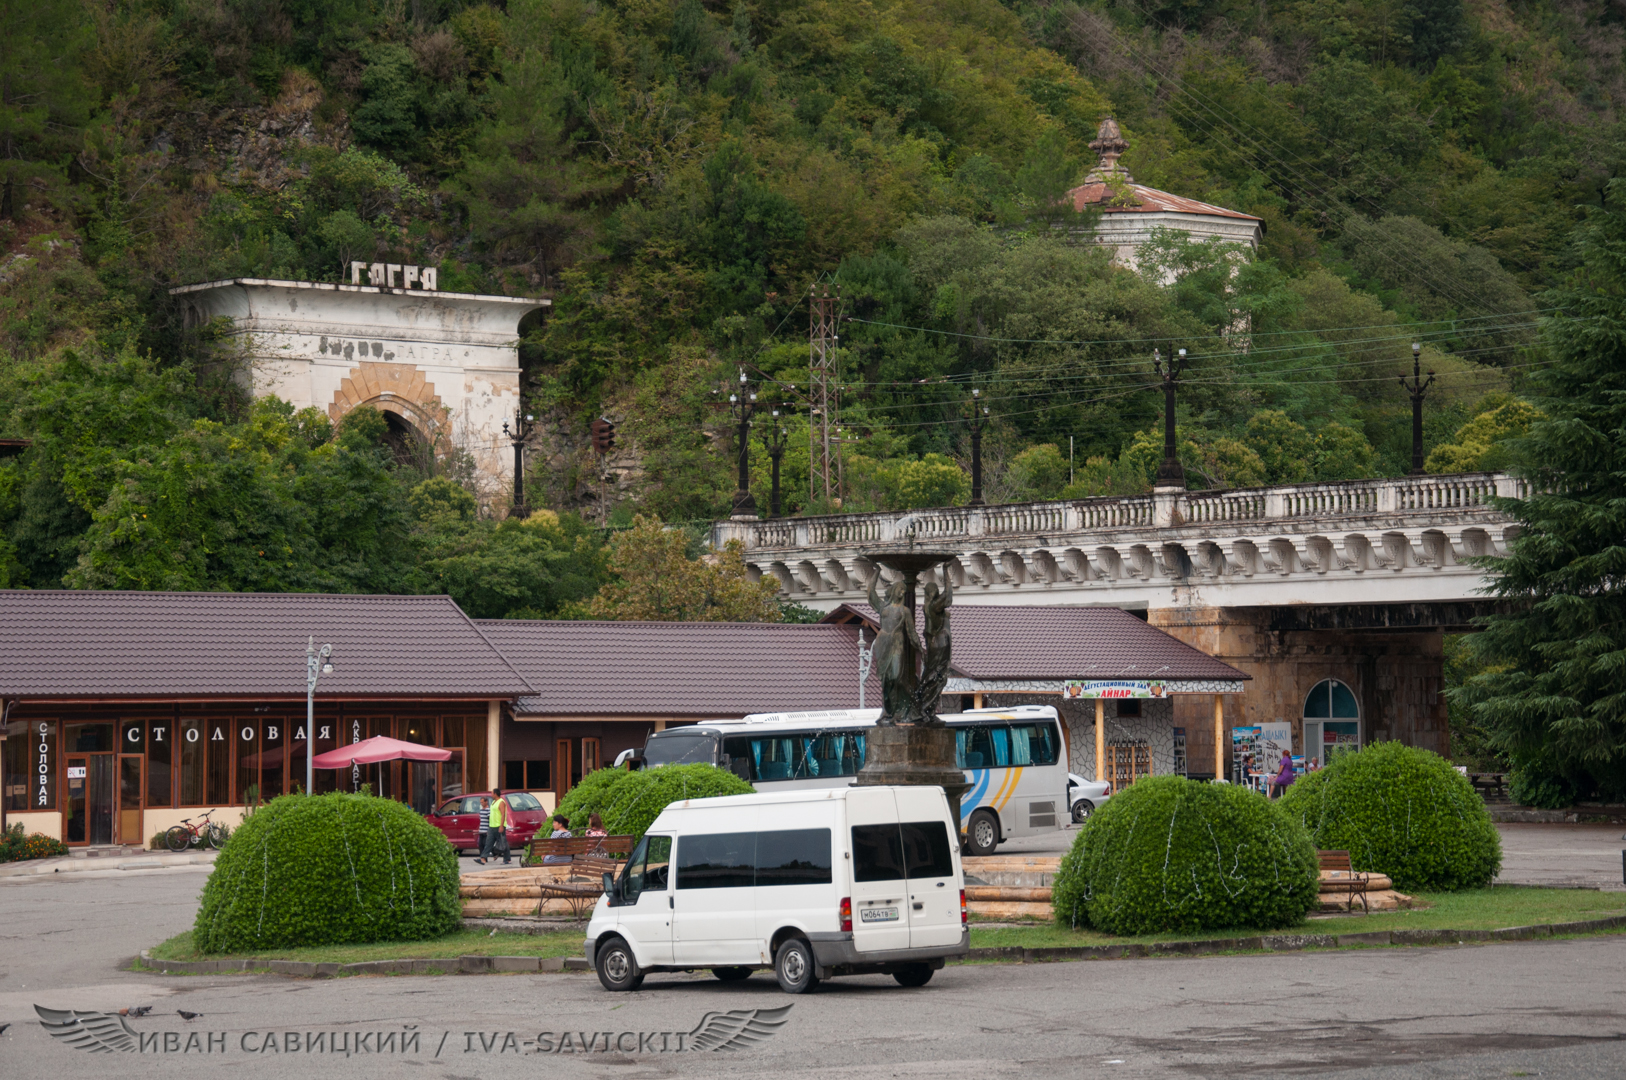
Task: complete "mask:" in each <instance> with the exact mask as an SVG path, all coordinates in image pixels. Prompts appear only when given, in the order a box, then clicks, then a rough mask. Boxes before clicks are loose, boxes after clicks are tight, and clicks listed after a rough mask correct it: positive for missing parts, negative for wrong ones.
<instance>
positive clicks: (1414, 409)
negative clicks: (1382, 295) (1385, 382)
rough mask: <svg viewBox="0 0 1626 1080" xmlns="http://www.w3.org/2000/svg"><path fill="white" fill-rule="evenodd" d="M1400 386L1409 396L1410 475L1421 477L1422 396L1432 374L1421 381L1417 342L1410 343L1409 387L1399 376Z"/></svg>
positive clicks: (1421, 372)
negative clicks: (1426, 379) (1425, 380)
mask: <svg viewBox="0 0 1626 1080" xmlns="http://www.w3.org/2000/svg"><path fill="white" fill-rule="evenodd" d="M1400 385H1401V386H1403V387H1405V389H1406V392H1407V393H1408V394H1410V395H1411V475H1412V476H1422V475H1423V395H1424V394H1426V393H1428V388H1429V387H1431V386H1433V385H1434V373H1433V372H1432V371H1431V372H1429V373H1428V381H1427V382H1424V381H1423V346H1422V345H1421V344H1420V343H1419V342H1416V341H1414V342H1412V343H1411V385H1410V386H1407V385H1406V377H1405V376H1404V375H1402V376H1400Z"/></svg>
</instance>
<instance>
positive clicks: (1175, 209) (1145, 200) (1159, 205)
mask: <svg viewBox="0 0 1626 1080" xmlns="http://www.w3.org/2000/svg"><path fill="white" fill-rule="evenodd" d="M1120 187H1121V189H1122V191H1126V192H1128V193H1129V194H1130V196H1131V197H1132V198H1133V199H1134V205H1129V206H1103V205H1102V204H1103V203H1105V202H1107V201H1108V200H1110V199H1113V198H1116V197H1118V195H1119V194H1120V192H1119V191H1118V190H1114V189H1113V188H1112V187H1109V186H1108V185H1106V184H1103V183H1094V184H1091V183H1086V184H1081V185H1080V186H1078V187H1076V188H1073V189H1072V190H1071V191H1069V192H1068V193H1067V197H1068V198H1069V199H1071V200H1072V203H1073V208H1074V209H1075V210H1084V209H1086V208H1088V207H1091V206H1099V207H1100V208H1101V212H1102V213H1105V214H1157V213H1172V214H1202V215H1205V216H1208V217H1225V218H1236V219H1238V220H1241V221H1259V220H1261V219H1260V218H1257V217H1255V216H1253V215H1252V214H1243V213H1239V212H1237V211H1235V210H1227V209H1226V208H1225V207H1223V206H1215V205H1214V204H1213V203H1205V202H1199V201H1198V200H1196V199H1188V198H1186V197H1185V196H1184V195H1171V194H1169V193H1168V192H1167V191H1159V190H1158V189H1157V188H1153V187H1147V186H1146V185H1145V184H1135V183H1128V184H1123V185H1120Z"/></svg>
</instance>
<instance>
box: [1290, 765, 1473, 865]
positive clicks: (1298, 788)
mask: <svg viewBox="0 0 1626 1080" xmlns="http://www.w3.org/2000/svg"><path fill="white" fill-rule="evenodd" d="M1281 806H1282V808H1283V809H1284V810H1286V811H1287V812H1288V813H1290V814H1292V815H1293V816H1294V817H1295V818H1296V819H1298V820H1299V821H1301V822H1302V823H1303V824H1304V827H1305V828H1306V829H1307V830H1308V831H1309V833H1310V837H1311V839H1312V840H1314V841H1315V845H1316V847H1318V848H1322V849H1324V850H1340V849H1341V850H1347V851H1348V852H1349V857H1350V861H1351V862H1352V863H1353V864H1354V866H1355V869H1357V870H1372V871H1376V872H1378V873H1382V874H1387V875H1389V878H1390V879H1391V880H1392V881H1393V882H1394V883H1395V888H1397V889H1405V890H1413V889H1415V890H1421V891H1426V892H1441V891H1451V890H1455V889H1476V888H1479V887H1481V886H1484V885H1488V884H1490V881H1491V879H1492V878H1494V877H1495V876H1496V871H1497V870H1499V869H1501V866H1502V841H1501V837H1500V836H1498V835H1497V832H1496V826H1495V825H1493V824H1492V823H1491V819H1490V811H1488V810H1486V809H1485V803H1484V800H1483V799H1481V798H1480V797H1479V795H1478V793H1477V792H1475V791H1474V789H1473V785H1472V784H1470V783H1468V778H1467V777H1465V776H1463V775H1462V774H1461V773H1459V772H1457V770H1456V769H1455V768H1453V767H1452V766H1451V763H1450V762H1448V761H1446V760H1445V759H1444V758H1442V757H1440V756H1439V755H1438V754H1435V753H1431V752H1430V751H1428V750H1419V749H1417V748H1416V747H1412V746H1404V745H1402V744H1401V743H1397V742H1383V743H1373V744H1371V745H1370V746H1367V747H1365V748H1364V749H1362V750H1361V751H1360V752H1358V753H1354V754H1344V755H1343V756H1341V757H1339V758H1338V759H1337V760H1336V761H1334V762H1333V763H1332V764H1331V765H1329V766H1328V767H1327V768H1325V769H1322V770H1321V771H1320V772H1314V773H1308V774H1306V775H1305V776H1302V777H1300V778H1299V780H1298V781H1297V782H1296V783H1294V785H1293V786H1292V787H1290V788H1288V789H1287V794H1286V795H1284V796H1282V800H1281Z"/></svg>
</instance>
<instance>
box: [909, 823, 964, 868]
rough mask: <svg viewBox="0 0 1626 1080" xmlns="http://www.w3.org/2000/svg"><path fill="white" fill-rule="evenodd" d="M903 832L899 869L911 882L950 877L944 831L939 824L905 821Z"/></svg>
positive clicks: (952, 861)
mask: <svg viewBox="0 0 1626 1080" xmlns="http://www.w3.org/2000/svg"><path fill="white" fill-rule="evenodd" d="M900 828H901V830H902V832H903V867H904V871H905V873H907V874H908V875H909V876H910V877H911V878H945V877H953V876H954V857H953V856H952V855H950V854H949V840H948V829H947V827H945V826H944V824H943V823H942V822H941V821H906V822H904V823H903V825H902V826H901V827H900Z"/></svg>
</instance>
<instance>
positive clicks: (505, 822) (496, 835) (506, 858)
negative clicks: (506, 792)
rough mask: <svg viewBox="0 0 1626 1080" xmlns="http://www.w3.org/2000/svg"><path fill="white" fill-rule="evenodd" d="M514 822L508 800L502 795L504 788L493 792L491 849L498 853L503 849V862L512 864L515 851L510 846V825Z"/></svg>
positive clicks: (506, 864) (505, 864)
mask: <svg viewBox="0 0 1626 1080" xmlns="http://www.w3.org/2000/svg"><path fill="white" fill-rule="evenodd" d="M512 822H513V815H512V813H511V812H510V811H509V808H508V800H507V799H505V798H503V797H502V788H498V789H497V790H496V791H494V792H492V796H491V851H492V853H493V854H495V853H496V851H497V849H498V848H501V849H502V864H503V865H504V866H508V865H510V864H511V863H512V862H513V861H514V859H513V853H512V852H511V851H510V850H509V847H508V826H509V825H510V824H512Z"/></svg>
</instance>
